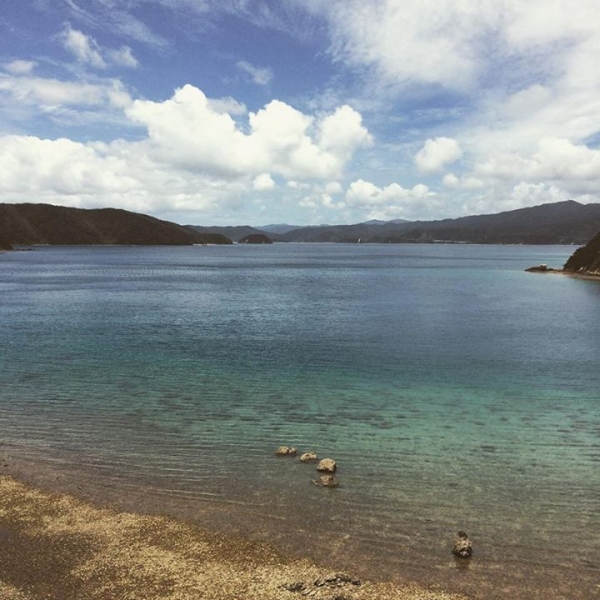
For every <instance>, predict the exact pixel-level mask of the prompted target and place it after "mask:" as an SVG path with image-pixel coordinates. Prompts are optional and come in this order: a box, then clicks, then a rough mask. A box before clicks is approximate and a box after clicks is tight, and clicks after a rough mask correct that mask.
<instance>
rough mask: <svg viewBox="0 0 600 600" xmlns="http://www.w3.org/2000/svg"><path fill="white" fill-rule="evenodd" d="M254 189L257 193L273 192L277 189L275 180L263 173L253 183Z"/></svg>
mask: <svg viewBox="0 0 600 600" xmlns="http://www.w3.org/2000/svg"><path fill="white" fill-rule="evenodd" d="M252 187H253V189H255V190H256V191H257V192H265V191H268V190H272V189H273V188H274V187H275V182H274V181H273V178H272V177H271V176H270V175H269V174H268V173H261V174H260V175H257V176H256V177H255V178H254V181H253V182H252Z"/></svg>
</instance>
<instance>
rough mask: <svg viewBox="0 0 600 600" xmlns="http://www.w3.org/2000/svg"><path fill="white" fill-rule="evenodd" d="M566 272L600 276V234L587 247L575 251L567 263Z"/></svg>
mask: <svg viewBox="0 0 600 600" xmlns="http://www.w3.org/2000/svg"><path fill="white" fill-rule="evenodd" d="M564 270H565V271H568V272H571V273H581V274H584V275H597V276H600V233H598V234H596V235H595V236H594V237H593V238H592V239H591V240H590V241H589V242H588V243H587V244H586V245H585V246H583V247H582V248H579V249H578V250H575V252H574V253H573V255H572V256H571V257H570V258H569V260H568V261H567V262H566V263H565V267H564Z"/></svg>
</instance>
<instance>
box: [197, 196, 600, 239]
mask: <svg viewBox="0 0 600 600" xmlns="http://www.w3.org/2000/svg"><path fill="white" fill-rule="evenodd" d="M191 228H192V229H194V230H195V231H197V232H200V233H222V234H223V235H226V236H227V237H230V238H231V239H232V240H233V241H238V240H239V239H241V238H242V237H245V236H248V235H251V234H258V233H265V234H267V235H268V236H269V237H270V238H271V239H272V240H273V241H276V242H344V243H436V242H442V243H443V242H445V243H469V244H578V245H581V244H585V243H586V242H587V241H588V240H589V239H590V238H592V237H593V236H594V235H595V234H596V233H598V231H600V204H580V203H579V202H575V201H574V200H566V201H564V202H557V203H554V204H542V205H539V206H533V207H530V208H521V209H517V210H512V211H507V212H502V213H497V214H488V215H478V216H470V217H461V218H458V219H444V220H439V221H401V220H395V221H368V222H366V223H358V224H355V225H319V226H313V227H295V228H293V226H291V225H285V226H267V227H265V228H264V229H261V228H259V227H250V226H247V225H245V226H238V227H202V226H191ZM278 228H279V229H278ZM285 229H287V231H286V230H285ZM278 231H279V232H278Z"/></svg>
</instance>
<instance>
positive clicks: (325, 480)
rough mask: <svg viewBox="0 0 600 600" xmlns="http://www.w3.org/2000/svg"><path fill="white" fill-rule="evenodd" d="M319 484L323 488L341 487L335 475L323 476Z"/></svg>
mask: <svg viewBox="0 0 600 600" xmlns="http://www.w3.org/2000/svg"><path fill="white" fill-rule="evenodd" d="M318 483H319V484H320V485H322V486H323V487H338V485H340V484H339V482H338V480H337V479H336V478H335V476H334V475H321V477H319V481H318Z"/></svg>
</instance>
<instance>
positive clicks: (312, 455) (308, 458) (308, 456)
mask: <svg viewBox="0 0 600 600" xmlns="http://www.w3.org/2000/svg"><path fill="white" fill-rule="evenodd" d="M300 460H301V461H302V462H303V463H306V462H313V461H315V460H319V457H318V456H317V453H316V452H305V453H304V454H303V455H302V456H301V457H300Z"/></svg>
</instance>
